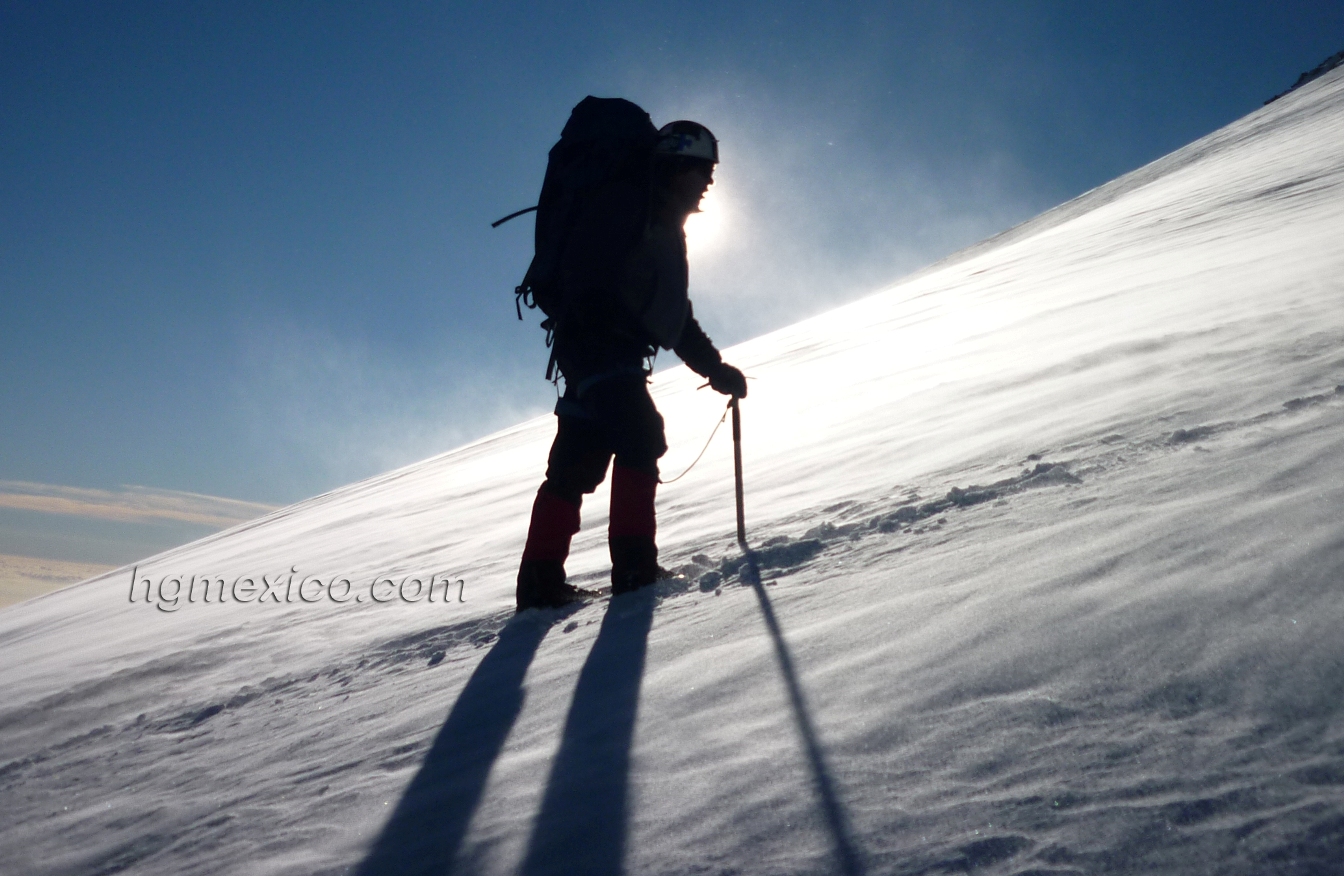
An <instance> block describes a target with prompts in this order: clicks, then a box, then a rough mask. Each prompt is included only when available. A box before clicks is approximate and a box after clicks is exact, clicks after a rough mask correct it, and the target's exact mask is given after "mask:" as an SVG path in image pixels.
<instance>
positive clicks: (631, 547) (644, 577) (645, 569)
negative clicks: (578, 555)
mask: <svg viewBox="0 0 1344 876" xmlns="http://www.w3.org/2000/svg"><path fill="white" fill-rule="evenodd" d="M608 547H609V548H610V549H611V595H612V596H620V595H621V594H622V593H630V592H632V591H634V590H638V589H640V588H641V587H648V586H649V585H650V584H656V583H657V582H659V581H661V580H663V579H665V578H675V577H677V575H676V574H675V573H674V572H669V571H668V570H667V569H664V568H663V567H662V566H660V565H658V546H657V545H656V544H654V541H653V539H652V538H651V537H649V536H647V535H614V536H612V537H611V538H610V539H609V540H608Z"/></svg>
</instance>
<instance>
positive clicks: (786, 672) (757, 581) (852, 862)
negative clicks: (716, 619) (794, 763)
mask: <svg viewBox="0 0 1344 876" xmlns="http://www.w3.org/2000/svg"><path fill="white" fill-rule="evenodd" d="M731 407H732V410H733V471H734V475H735V480H736V492H737V544H738V547H740V548H741V549H742V554H743V556H744V557H745V558H746V568H745V569H743V570H742V572H741V573H740V574H741V576H742V578H743V579H744V580H745V581H746V582H747V583H748V584H750V585H751V589H752V591H753V592H754V593H755V594H756V601H757V602H758V603H760V606H761V616H762V617H763V618H764V620H765V627H766V629H767V630H769V631H770V640H771V642H773V644H774V646H775V658H776V660H777V661H778V662H779V674H780V675H781V676H782V677H783V679H784V687H785V688H786V689H787V690H788V694H789V704H790V705H791V706H792V707H793V722H794V726H795V727H796V728H797V730H798V736H799V737H800V738H801V739H802V743H803V750H804V752H806V754H807V761H808V764H809V766H811V768H812V784H813V787H814V789H815V791H816V794H817V799H818V802H819V803H820V804H821V810H822V814H823V816H824V817H825V820H826V826H827V828H828V830H829V831H830V834H831V843H832V845H833V846H834V848H835V857H836V863H837V864H838V865H839V867H840V872H841V873H844V874H846V876H857V874H861V873H863V872H864V869H863V862H862V859H861V858H860V857H859V853H858V850H857V848H856V847H855V845H854V841H853V839H852V838H851V836H850V829H849V819H848V817H847V816H846V815H845V810H844V807H842V806H841V805H840V799H839V797H837V796H836V793H835V786H834V784H833V783H832V781H831V774H830V770H828V769H827V767H826V756H825V754H824V752H823V751H822V749H821V742H820V741H819V740H818V739H817V731H816V729H815V728H814V727H813V726H812V718H811V715H810V713H809V712H808V709H807V700H806V699H805V698H804V697H803V688H802V685H800V684H799V683H798V673H797V671H796V670H795V669H794V667H793V656H792V655H791V654H790V653H789V646H788V643H787V642H785V641H784V631H783V630H782V629H781V628H780V626H779V618H777V617H776V616H775V608H774V606H773V605H771V603H770V597H769V596H767V595H766V592H765V586H764V584H763V582H762V581H761V565H760V560H759V558H758V557H757V556H756V552H755V551H753V550H752V549H751V546H750V545H749V544H748V543H747V525H746V513H745V511H744V507H743V495H742V494H743V490H742V415H741V413H740V412H739V410H738V406H737V399H733V401H732V404H731Z"/></svg>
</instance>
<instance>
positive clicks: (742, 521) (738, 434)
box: [729, 398, 747, 551]
mask: <svg viewBox="0 0 1344 876" xmlns="http://www.w3.org/2000/svg"><path fill="white" fill-rule="evenodd" d="M729 404H730V405H731V406H732V408H733V477H734V479H735V480H736V482H737V543H738V545H739V546H740V547H741V548H742V550H744V551H745V550H747V513H746V510H745V509H744V508H743V505H742V412H741V411H739V410H738V407H737V399H736V398H734V399H733V400H732V401H731V402H730V403H729Z"/></svg>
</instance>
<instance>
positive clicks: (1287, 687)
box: [0, 70, 1344, 876]
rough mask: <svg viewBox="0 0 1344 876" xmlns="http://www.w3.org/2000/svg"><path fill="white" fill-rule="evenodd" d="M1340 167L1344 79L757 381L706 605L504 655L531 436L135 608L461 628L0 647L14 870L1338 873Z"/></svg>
mask: <svg viewBox="0 0 1344 876" xmlns="http://www.w3.org/2000/svg"><path fill="white" fill-rule="evenodd" d="M1341 143H1344V70H1340V71H1335V72H1334V73H1332V74H1330V75H1328V76H1325V77H1323V78H1321V79H1320V80H1317V81H1316V82H1313V83H1312V84H1310V85H1308V86H1305V87H1303V88H1301V89H1299V90H1297V91H1295V92H1293V93H1292V94H1289V95H1287V96H1286V97H1283V98H1281V99H1280V100H1277V101H1275V102H1274V103H1272V104H1270V105H1269V106H1267V107H1265V108H1264V109H1262V110H1260V111H1258V112H1256V113H1254V114H1252V115H1250V116H1248V117H1246V118H1245V119H1242V120H1240V121H1238V122H1236V123H1234V124H1232V125H1230V126H1228V127H1227V128H1225V129H1223V130H1221V131H1218V132H1216V133H1214V134H1212V135H1210V136H1209V137H1206V138H1204V139H1203V140H1200V141H1198V142H1196V143H1194V144H1191V145H1190V146H1188V147H1186V148H1185V149H1182V150H1180V151H1178V152H1177V153H1174V154H1173V155H1171V156H1168V157H1167V158H1164V159H1162V160H1161V161H1159V162H1156V163H1154V164H1153V165H1150V166H1149V167H1147V168H1143V169H1141V170H1139V171H1136V172H1135V173H1134V174H1131V175H1129V176H1127V177H1124V178H1122V179H1120V180H1117V181H1116V182H1114V183H1112V184H1110V185H1108V186H1105V187H1102V188H1101V189H1098V190H1097V191H1095V192H1092V193H1089V194H1088V195H1085V196H1083V197H1082V198H1080V199H1078V200H1077V201H1075V202H1071V203H1070V204H1067V205H1064V206H1063V207H1061V208H1058V209H1057V210H1055V211H1051V213H1049V214H1046V215H1045V216H1043V217H1041V218H1040V219H1039V220H1035V221H1034V222H1033V223H1028V225H1027V226H1024V227H1023V228H1022V229H1018V230H1016V231H1015V232H1011V233H1009V234H1006V235H1002V236H1000V238H997V239H995V240H993V241H990V242H988V243H987V244H984V245H981V246H979V247H975V248H972V250H970V251H968V252H967V253H964V254H962V255H961V256H960V257H958V258H954V259H952V260H949V261H948V262H947V263H945V264H943V265H941V266H936V267H935V269H933V270H930V271H926V272H924V273H923V274H921V275H919V276H918V277H915V278H913V279H911V280H909V281H906V282H903V283H901V284H899V285H897V286H895V287H893V288H891V289H889V290H886V291H884V292H881V293H879V294H877V295H874V296H872V297H869V298H867V299H865V300H862V301H859V302H856V303H854V304H852V305H849V306H847V307H844V308H841V309H839V310H836V311H834V312H831V313H828V314H825V315H823V316H820V317H817V318H815V319H812V320H809V321H807V322H804V323H801V324H799V325H796V326H793V327H791V328H788V329H785V330H782V331H779V332H775V333H773V334H771V335H768V336H765V337H762V338H758V339H756V340H754V341H751V342H748V343H746V344H743V345H741V346H739V347H737V348H735V349H733V350H732V351H730V352H729V354H728V358H729V359H730V361H733V362H735V363H737V364H740V365H742V366H743V367H744V370H746V372H747V373H748V374H749V375H751V376H752V377H753V378H755V379H754V380H753V382H752V384H751V395H750V398H748V399H747V400H746V401H745V402H744V403H743V421H744V438H743V441H744V450H745V467H746V473H747V484H748V496H747V514H748V525H749V534H750V538H751V540H752V542H753V544H754V545H755V546H756V547H757V548H758V549H759V551H760V552H759V559H758V564H759V566H760V567H761V571H762V578H763V581H764V582H765V584H766V586H762V587H755V588H753V587H751V586H748V584H749V579H750V577H751V576H750V575H749V574H746V571H745V570H748V567H746V566H744V565H743V564H742V561H741V558H740V556H739V552H738V551H737V548H736V546H735V544H734V542H733V499H732V481H731V471H732V469H731V456H730V454H731V447H730V444H729V441H728V440H727V435H726V432H727V430H726V429H725V430H721V432H720V434H719V435H718V437H717V438H716V439H715V442H714V443H713V444H712V445H711V448H710V451H709V453H707V454H706V456H705V458H704V460H703V461H701V462H700V464H699V465H698V466H697V467H696V468H695V469H693V470H692V471H691V473H690V474H689V475H687V476H686V477H685V478H684V479H683V480H681V481H678V482H676V483H675V484H671V485H669V486H667V487H665V488H664V489H663V491H662V493H661V495H660V499H659V508H660V526H661V535H660V539H661V542H662V544H663V551H664V561H665V562H670V563H671V564H673V565H681V566H683V567H684V569H685V571H686V572H687V574H688V576H689V578H688V583H687V584H686V585H685V586H682V587H673V586H670V585H664V586H663V587H662V589H661V590H659V591H658V592H657V593H649V592H645V593H641V594H635V595H631V596H626V597H621V598H619V599H617V600H615V601H613V602H610V603H606V602H604V603H600V604H596V605H592V606H588V607H585V608H582V609H580V610H577V611H573V612H568V613H562V612H550V613H543V612H529V613H527V614H525V615H523V616H520V617H518V618H512V615H511V598H512V581H511V579H512V573H513V571H514V568H515V563H516V558H517V555H518V553H519V551H520V548H521V541H522V537H523V534H524V527H525V524H526V516H527V511H528V508H529V506H530V502H531V497H532V494H533V492H534V490H535V488H536V485H537V482H538V480H539V478H540V475H541V472H542V469H543V467H544V458H545V453H546V448H547V446H548V443H549V439H550V436H551V430H552V428H553V426H552V423H551V421H550V418H542V419H539V420H535V421H531V422H527V423H523V424H521V425H519V426H517V427H515V428H512V429H509V430H506V431H504V432H501V433H499V434H497V435H494V436H491V437H489V438H487V439H484V440H482V441H479V442H476V443H475V444H472V445H470V446H467V447H464V448H460V449H458V450H455V451H452V452H450V453H447V454H444V455H442V456H439V457H435V458H433V459H430V460H427V461H425V462H423V463H421V464H418V465H415V466H411V467H409V468H406V469H402V470H400V471H396V472H392V473H389V474H387V475H384V476H382V477H379V478H374V479H372V480H369V481H366V482H364V483H360V484H356V485H353V486H351V487H348V488H345V489H342V490H337V491H334V492H332V493H329V494H326V495H324V496H319V497H317V498H315V499H312V500H309V501H307V502H304V503H300V504H299V505H296V506H293V507H291V508H287V509H284V510H282V511H280V512H277V513H275V514H273V515H271V516H269V517H266V518H263V519H261V520H258V521H255V522H253V523H251V524H247V525H245V526H242V527H238V528H236V529H234V530H231V531H228V532H225V533H222V534H220V535H217V536H214V537H211V538H207V539H204V540H202V541H200V542H196V543H194V544H192V545H188V546H186V547H183V548H181V549H178V550H174V551H170V552H168V553H165V554H162V555H160V556H157V557H154V558H152V559H150V560H146V561H145V562H144V563H143V564H141V565H140V566H139V567H138V569H137V573H136V574H137V580H138V579H139V578H144V577H147V578H149V579H150V582H151V586H153V587H157V586H158V585H159V582H161V581H163V580H164V579H165V578H166V577H168V576H186V577H187V578H188V580H189V577H190V576H192V575H208V576H211V577H212V578H216V577H225V578H227V579H229V580H230V581H232V580H233V579H235V578H237V577H238V576H243V575H252V576H261V575H263V574H264V575H267V576H270V577H271V578H272V579H274V578H276V577H277V576H278V577H281V578H285V579H286V580H287V579H288V576H289V575H290V574H293V575H294V578H295V581H296V582H301V581H302V579H303V577H304V576H305V575H310V576H311V575H316V576H318V577H319V578H321V579H327V578H330V577H331V576H348V577H350V578H351V579H353V580H354V581H355V582H356V583H357V585H358V582H366V583H367V581H368V580H371V579H372V578H373V577H374V576H379V575H387V576H391V577H393V578H394V580H395V581H400V580H402V579H403V578H405V577H407V576H428V575H430V574H436V575H447V576H449V577H450V579H451V580H452V581H454V582H456V581H458V580H459V579H460V580H461V581H462V582H463V584H461V585H460V587H461V594H462V597H463V599H464V601H458V600H457V592H458V591H457V590H456V589H454V590H453V591H452V593H453V599H452V600H451V601H449V602H447V603H443V602H438V603H434V604H429V603H427V602H423V601H422V602H417V603H402V602H390V603H387V604H375V603H372V602H369V601H365V602H363V603H359V602H356V601H350V602H347V603H344V604H338V603H335V602H332V601H329V600H324V601H320V602H317V603H314V604H305V603H303V602H301V601H298V600H297V599H294V600H292V601H290V602H284V601H281V602H256V601H254V602H250V603H247V604H239V603H234V602H229V603H225V604H204V603H201V602H199V601H198V602H197V603H195V604H186V603H185V602H179V604H178V607H177V608H176V609H175V610H172V611H164V610H159V608H156V607H155V606H153V605H150V604H146V603H143V602H137V603H131V602H129V601H128V594H129V593H130V592H131V578H132V570H129V569H126V570H120V571H118V572H117V573H113V574H111V575H109V576H106V577H104V578H100V579H95V580H92V581H88V582H85V583H83V584H81V585H78V586H76V587H73V588H70V589H67V590H64V591H61V592H59V593H56V594H52V595H50V596H47V597H43V598H40V599H37V600H33V601H31V602H28V603H25V604H22V605H19V606H16V607H13V608H10V609H7V610H5V611H3V612H0V654H2V655H3V657H2V662H0V666H3V670H0V794H3V798H0V799H3V802H4V805H3V807H0V862H3V863H0V870H4V871H5V872H13V873H53V874H56V873H60V874H64V873H71V874H75V873H78V874H107V873H120V872H127V873H171V874H192V873H237V874H312V873H361V874H378V873H389V874H395V873H443V872H450V871H451V872H463V873H514V872H524V873H614V872H621V871H625V872H630V873H669V874H671V873H716V874H717V873H743V874H747V873H826V872H860V871H865V872H872V873H902V874H914V873H929V874H933V873H947V872H963V871H970V870H974V871H975V872H977V873H1002V874H1018V876H1025V874H1028V873H1033V874H1043V873H1054V874H1065V873H1089V874H1090V873H1181V874H1191V873H1195V874H1204V873H1207V874H1215V873H1216V874H1242V873H1245V874H1251V873H1255V874H1265V873H1273V874H1279V873H1281V874H1326V873H1340V872H1344V863H1341V862H1344V793H1342V792H1344V712H1342V710H1344V636H1342V635H1341V634H1340V626H1341V622H1342V621H1344V587H1342V586H1341V585H1344V580H1341V579H1342V578H1344V514H1341V511H1342V510H1344V446H1342V445H1344V428H1342V427H1344V388H1340V384H1344V296H1342V293H1344V248H1341V246H1340V240H1341V232H1344V150H1342V149H1341V147H1340V144H1341ZM696 383H697V381H696V380H695V379H694V377H693V375H690V374H688V373H687V372H686V371H685V370H684V369H673V370H670V371H667V372H665V373H662V374H660V375H659V376H658V377H657V379H656V380H655V394H656V397H657V399H658V402H659V405H660V408H661V409H662V410H663V412H664V414H665V416H666V418H667V420H668V424H669V440H670V443H671V445H672V447H673V450H672V451H671V452H670V453H669V455H668V457H667V458H666V459H665V461H664V462H665V466H664V467H665V471H666V472H667V473H668V474H669V475H671V474H675V473H677V472H679V471H680V470H681V469H682V468H683V467H684V466H685V465H686V464H688V463H689V462H690V460H691V459H692V458H693V457H694V455H695V453H697V452H698V451H699V448H700V445H701V444H702V442H703V441H704V439H705V436H706V435H707V434H708V433H709V430H710V429H711V428H712V426H713V424H714V423H715V422H716V420H717V419H718V417H719V415H720V413H721V411H722V399H721V398H720V397H717V396H711V394H710V393H708V392H699V391H697V390H696V389H695V386H696ZM605 501H606V496H605V493H604V492H599V494H598V496H597V497H595V498H593V499H591V500H590V502H589V504H588V505H587V506H586V519H585V530H584V533H583V534H582V535H581V536H580V538H579V540H578V541H577V542H576V553H575V556H574V558H573V560H572V562H571V570H572V571H573V572H575V573H577V574H578V577H580V578H583V579H585V580H596V579H598V578H600V576H601V575H602V574H603V572H604V565H603V562H604V557H603V552H604V546H603V530H604V527H605V519H604V514H603V512H602V506H603V505H604V504H605ZM291 570H297V571H294V572H291ZM166 586H168V587H169V589H170V590H171V583H169V584H168V585H166ZM359 586H363V585H359ZM359 586H357V587H356V590H355V592H362V591H361V590H360V589H359ZM388 586H390V585H388ZM458 586H459V585H456V584H454V588H457V587H458ZM282 589H283V588H282ZM277 592H279V591H277ZM291 596H292V591H291ZM161 607H168V606H161ZM768 621H772V622H773V623H774V624H775V626H773V627H772V626H771V625H770V624H769V623H768ZM772 630H773V631H775V632H778V631H782V638H776V637H775V636H774V635H773V634H772Z"/></svg>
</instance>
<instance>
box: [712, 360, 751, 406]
mask: <svg viewBox="0 0 1344 876" xmlns="http://www.w3.org/2000/svg"><path fill="white" fill-rule="evenodd" d="M705 376H706V377H708V378H709V385H710V386H711V387H712V388H713V389H714V391H715V392H721V393H723V394H724V395H731V396H732V397H733V398H746V397H747V378H745V377H743V376H742V372H741V371H738V370H737V369H736V368H734V367H733V366H731V365H729V364H728V363H727V362H720V363H718V364H717V365H715V366H714V367H713V368H712V369H710V372H709V373H708V374H706V375H705Z"/></svg>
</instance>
